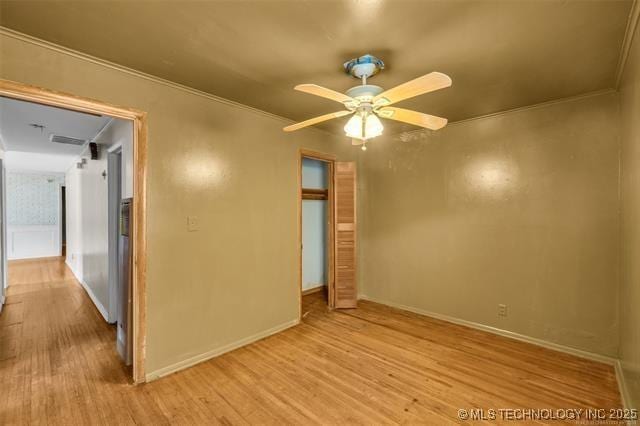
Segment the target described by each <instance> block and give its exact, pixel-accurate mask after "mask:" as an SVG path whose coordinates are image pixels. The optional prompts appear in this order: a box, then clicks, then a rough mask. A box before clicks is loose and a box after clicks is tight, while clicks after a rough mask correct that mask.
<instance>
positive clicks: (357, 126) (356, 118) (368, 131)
mask: <svg viewBox="0 0 640 426" xmlns="http://www.w3.org/2000/svg"><path fill="white" fill-rule="evenodd" d="M363 120H364V125H363ZM383 130H384V126H382V123H381V122H380V119H379V118H378V117H376V116H375V115H374V114H371V113H363V114H354V115H353V117H351V118H350V119H349V121H347V124H345V126H344V132H345V133H346V134H347V136H348V137H350V138H354V139H360V140H367V139H371V138H375V137H376V136H380V135H381V134H382V131H383Z"/></svg>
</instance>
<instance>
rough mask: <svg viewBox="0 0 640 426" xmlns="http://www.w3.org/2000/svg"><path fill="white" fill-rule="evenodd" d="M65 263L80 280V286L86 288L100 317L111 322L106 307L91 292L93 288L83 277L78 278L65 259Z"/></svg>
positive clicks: (77, 277) (77, 278)
mask: <svg viewBox="0 0 640 426" xmlns="http://www.w3.org/2000/svg"><path fill="white" fill-rule="evenodd" d="M64 263H66V264H67V266H68V267H69V269H70V270H71V273H72V274H73V276H74V277H76V280H78V282H79V283H80V285H81V286H82V288H84V291H86V292H87V294H88V295H89V298H90V299H91V301H92V302H93V304H94V305H96V308H97V309H98V312H100V315H102V317H103V318H104V320H105V321H106V322H109V313H108V312H107V309H106V308H105V307H104V305H103V304H102V303H101V302H100V301H99V300H98V298H97V297H96V295H95V294H93V290H91V287H89V286H88V285H87V283H86V282H84V280H83V279H82V277H79V276H78V273H77V272H76V271H75V270H74V269H73V267H72V266H71V264H70V263H69V261H68V260H67V259H65V261H64Z"/></svg>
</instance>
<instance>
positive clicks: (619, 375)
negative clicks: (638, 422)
mask: <svg viewBox="0 0 640 426" xmlns="http://www.w3.org/2000/svg"><path fill="white" fill-rule="evenodd" d="M614 368H615V370H616V380H617V381H618V391H619V392H620V398H621V399H622V405H623V406H624V408H627V409H631V408H633V407H632V406H631V397H630V396H629V390H628V389H627V382H626V381H625V379H624V370H623V369H622V363H621V362H620V360H616V362H615V364H614Z"/></svg>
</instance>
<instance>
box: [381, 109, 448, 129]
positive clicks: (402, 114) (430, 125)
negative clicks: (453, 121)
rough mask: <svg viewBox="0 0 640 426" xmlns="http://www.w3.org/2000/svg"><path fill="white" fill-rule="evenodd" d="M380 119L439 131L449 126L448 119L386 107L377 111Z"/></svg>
mask: <svg viewBox="0 0 640 426" xmlns="http://www.w3.org/2000/svg"><path fill="white" fill-rule="evenodd" d="M376 112H377V114H378V115H379V116H380V118H388V119H390V120H396V121H402V122H403V123H409V124H413V125H415V126H420V127H424V128H426V129H431V130H438V129H442V128H443V127H444V126H446V125H447V121H448V120H447V119H446V118H442V117H436V116H435V115H429V114H423V113H421V112H417V111H411V110H410V109H402V108H394V107H384V108H380V109H379V110H377V111H376Z"/></svg>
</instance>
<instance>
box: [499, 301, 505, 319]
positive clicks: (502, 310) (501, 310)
mask: <svg viewBox="0 0 640 426" xmlns="http://www.w3.org/2000/svg"><path fill="white" fill-rule="evenodd" d="M498 316H499V317H506V316H507V305H503V304H499V305H498Z"/></svg>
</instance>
